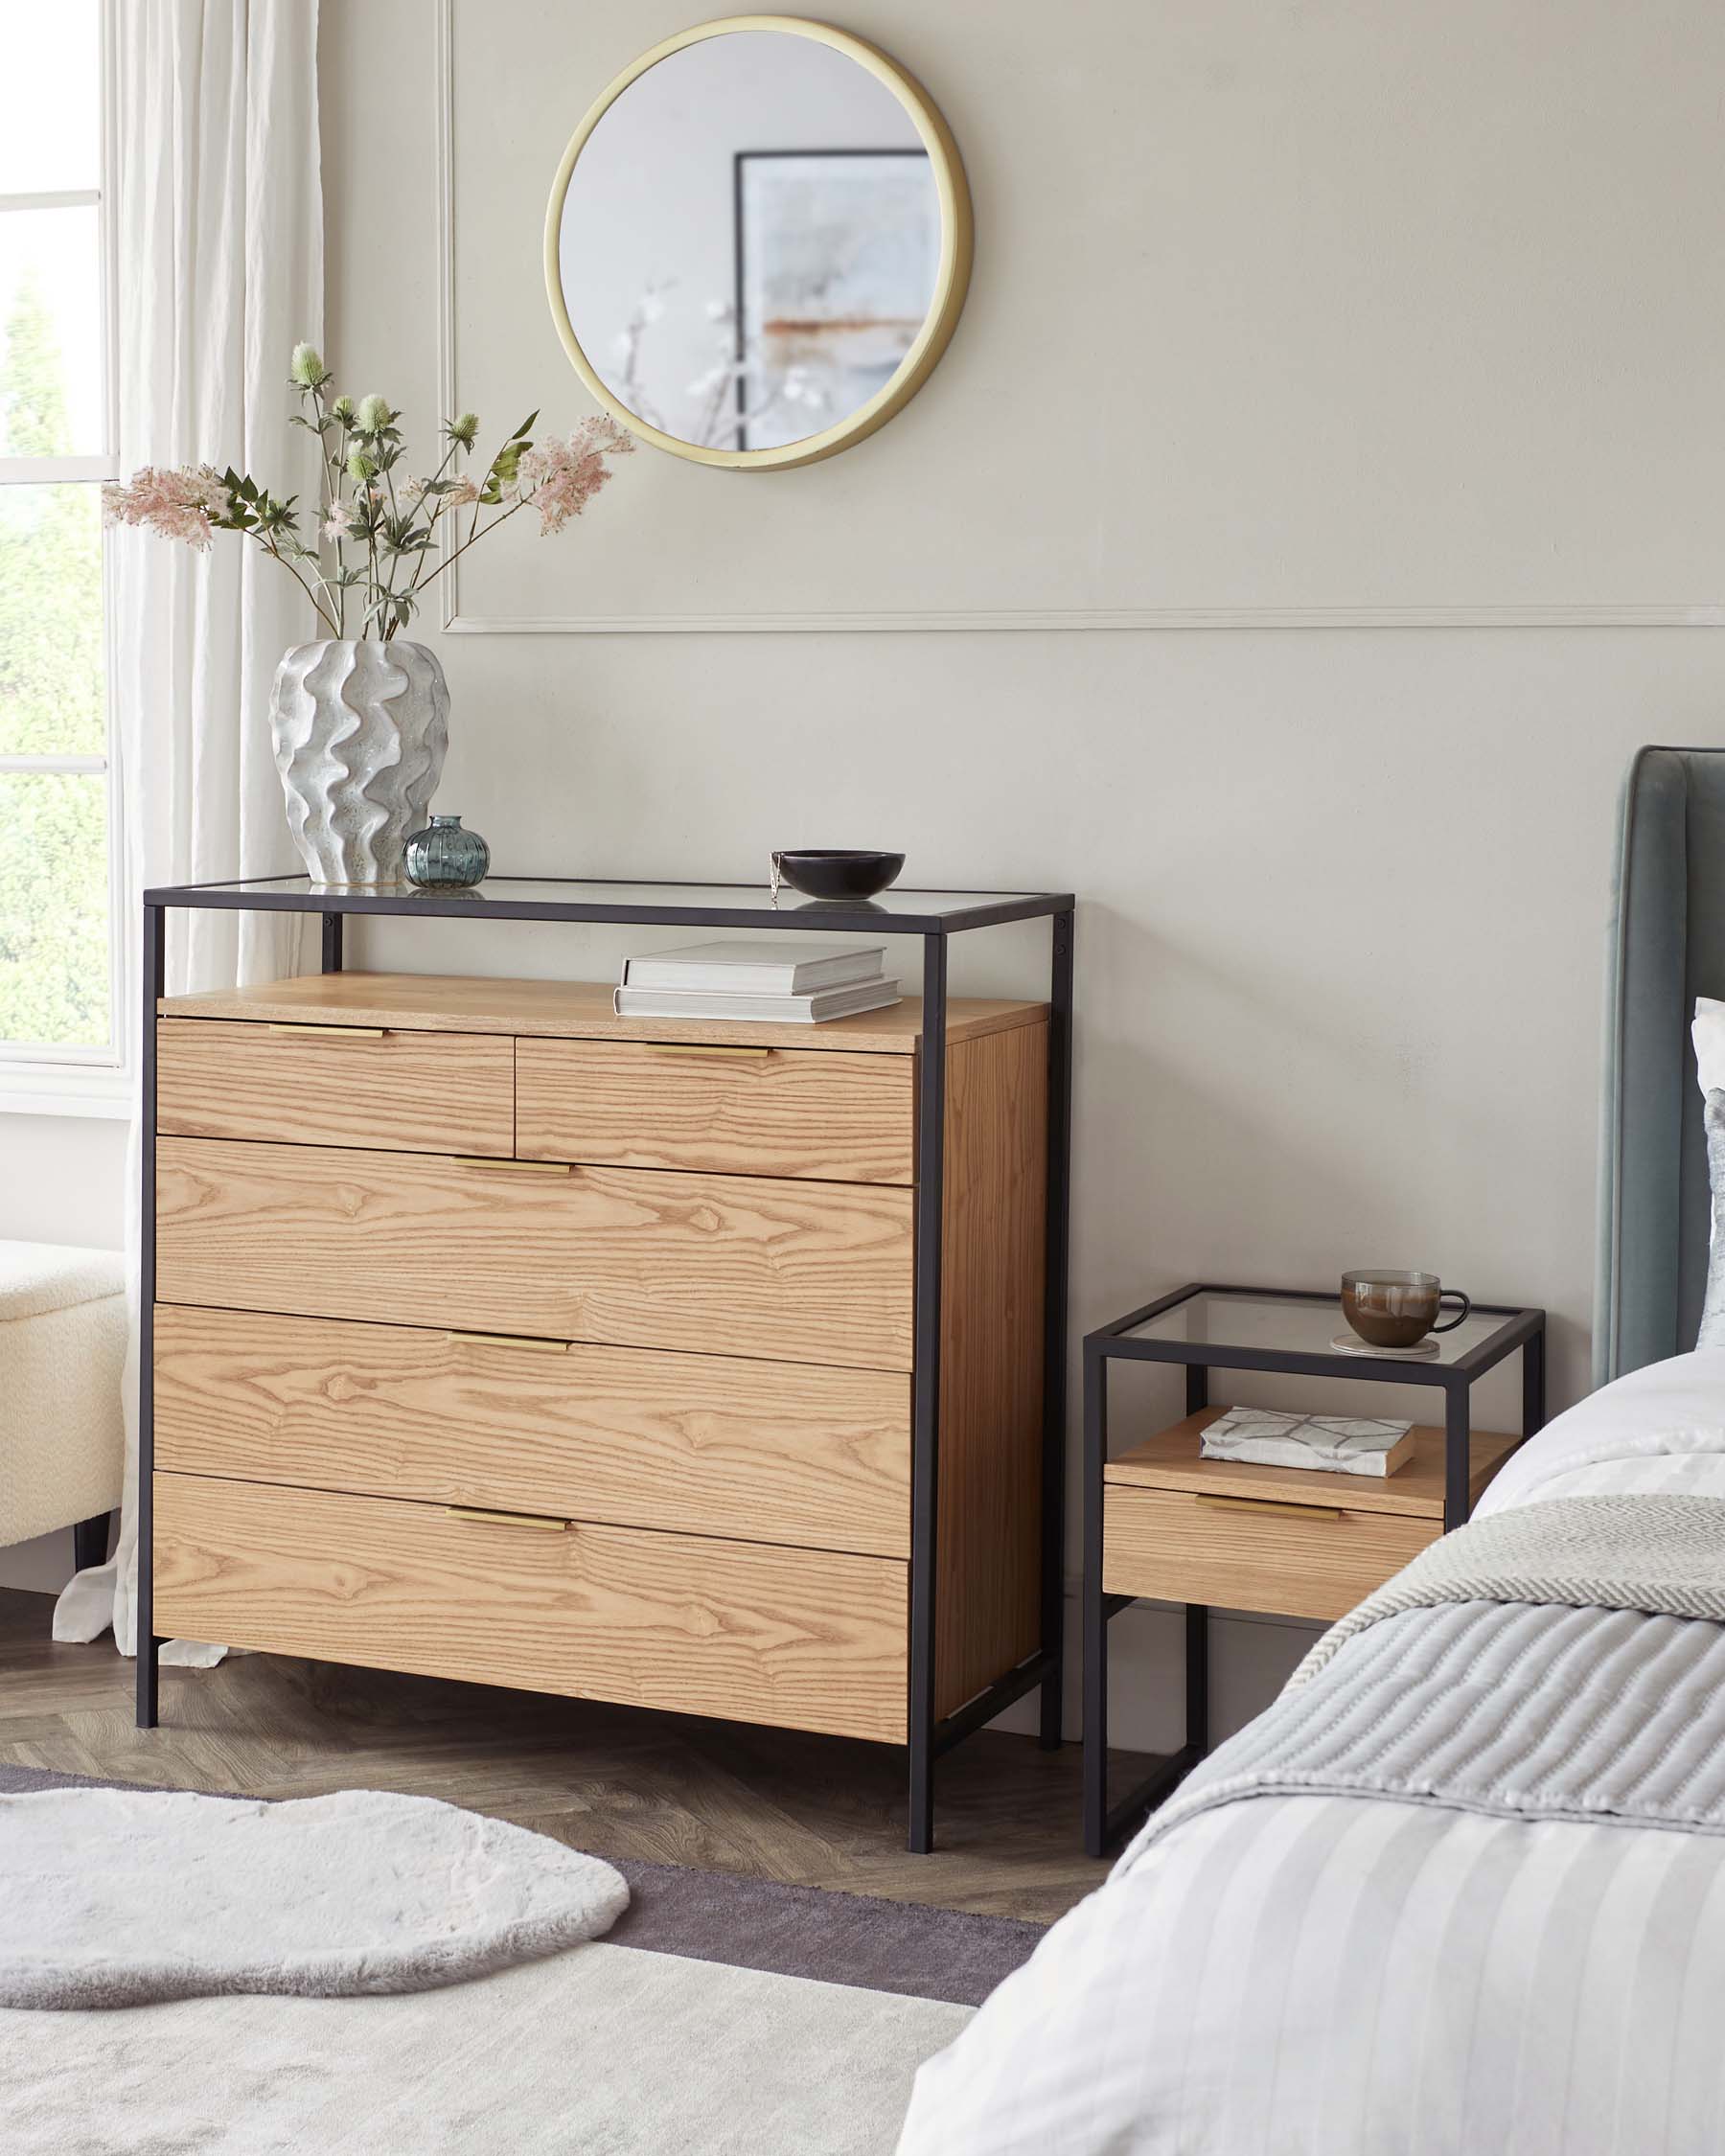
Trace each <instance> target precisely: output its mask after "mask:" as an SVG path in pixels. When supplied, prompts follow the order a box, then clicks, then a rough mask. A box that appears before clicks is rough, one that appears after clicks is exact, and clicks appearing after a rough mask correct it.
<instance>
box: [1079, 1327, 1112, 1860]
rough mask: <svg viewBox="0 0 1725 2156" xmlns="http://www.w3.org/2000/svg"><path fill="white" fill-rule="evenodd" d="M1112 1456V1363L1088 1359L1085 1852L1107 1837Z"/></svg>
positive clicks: (1098, 1850)
mask: <svg viewBox="0 0 1725 2156" xmlns="http://www.w3.org/2000/svg"><path fill="white" fill-rule="evenodd" d="M1107 1456H1108V1361H1107V1358H1106V1357H1105V1356H1101V1355H1096V1354H1093V1353H1092V1351H1091V1350H1090V1349H1089V1348H1088V1347H1087V1348H1086V1350H1085V1355H1084V1585H1083V1594H1084V1846H1085V1847H1086V1848H1087V1849H1088V1850H1089V1851H1090V1853H1091V1855H1092V1856H1100V1855H1101V1854H1102V1851H1103V1849H1104V1848H1105V1847H1106V1846H1107V1833H1108V1604H1107V1599H1106V1596H1105V1595H1104V1594H1103V1590H1102V1504H1103V1498H1104V1494H1105V1493H1104V1490H1103V1486H1102V1463H1103V1461H1104V1460H1105V1459H1106V1458H1107Z"/></svg>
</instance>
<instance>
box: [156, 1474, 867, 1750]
mask: <svg viewBox="0 0 1725 2156" xmlns="http://www.w3.org/2000/svg"><path fill="white" fill-rule="evenodd" d="M155 1535H156V1560H155V1622H156V1628H157V1630H158V1631H161V1632H163V1633H172V1634H173V1635H174V1636H176V1637H177V1638H180V1639H188V1640H217V1641H222V1642H225V1643H226V1644H228V1645H230V1646H242V1647H254V1648H260V1649H263V1650H265V1651H266V1652H273V1653H277V1654H290V1655H305V1656H309V1657H311V1658H313V1659H316V1660H320V1661H325V1662H346V1663H360V1664H362V1665H364V1666H366V1667H368V1668H380V1669H401V1670H407V1671H412V1672H418V1673H420V1674H423V1675H426V1676H438V1677H460V1678H466V1679H469V1680H471V1681H472V1682H474V1683H478V1684H486V1685H507V1686H515V1687H517V1688H518V1689H522V1690H529V1691H543V1692H561V1693H564V1694H566V1695H568V1696H569V1697H572V1698H576V1699H602V1700H617V1701H621V1702H624V1703H626V1704H628V1705H630V1706H636V1707H654V1708H665V1709H677V1710H679V1711H681V1712H683V1713H687V1714H715V1715H723V1716H724V1717H726V1718H728V1719H732V1720H740V1721H748V1722H765V1723H770V1724H773V1725H776V1726H778V1727H780V1728H786V1729H799V1730H824V1731H831V1732H837V1733H839V1734H841V1735H846V1736H860V1737H871V1738H876V1739H880V1740H884V1741H887V1742H902V1741H903V1739H904V1735H905V1724H906V1708H905V1679H906V1607H907V1586H906V1583H907V1576H908V1575H907V1568H906V1567H905V1566H904V1565H902V1564H899V1563H896V1562H893V1561H891V1560H889V1559H885V1558H879V1557H847V1556H838V1555H835V1554H832V1553H830V1552H827V1551H816V1550H800V1549H774V1548H767V1547H765V1546H762V1545H758V1544H748V1543H736V1542H719V1541H708V1540H703V1539H702V1538H701V1537H698V1536H693V1535H662V1534H650V1533H644V1532H641V1531H638V1530H635V1529H632V1528H627V1527H609V1526H589V1525H576V1526H574V1527H560V1528H557V1529H555V1530H549V1531H548V1530H546V1529H544V1528H542V1527H535V1526H524V1525H506V1524H504V1523H502V1522H500V1521H484V1522H475V1521H471V1520H462V1519H456V1518H452V1517H451V1516H450V1515H449V1514H448V1513H446V1512H444V1511H442V1510H440V1509H437V1508H435V1507H432V1506H430V1505H417V1504H402V1503H395V1502H389V1501H387V1500H384V1499H381V1498H358V1497H347V1496H341V1495H336V1494H334V1493H330V1492H326V1491H311V1490H289V1489H281V1488H276V1487H273V1486H271V1485H268V1484H265V1483H249V1482H223V1481H215V1480H206V1479H203V1478H202V1477H198V1476H191V1475H168V1474H158V1475H157V1476H156V1478H155Z"/></svg>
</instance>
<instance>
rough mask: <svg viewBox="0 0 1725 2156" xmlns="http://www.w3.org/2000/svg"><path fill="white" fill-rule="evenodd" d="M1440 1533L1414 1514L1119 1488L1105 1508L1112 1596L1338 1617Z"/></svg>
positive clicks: (1106, 1568)
mask: <svg viewBox="0 0 1725 2156" xmlns="http://www.w3.org/2000/svg"><path fill="white" fill-rule="evenodd" d="M1336 1479H1337V1480H1338V1481H1340V1480H1342V1479H1344V1478H1342V1477H1340V1476H1338V1477H1337V1478H1336ZM1337 1495H1338V1497H1342V1496H1344V1495H1345V1492H1341V1491H1338V1493H1337ZM1439 1531H1440V1524H1439V1523H1438V1522H1436V1521H1433V1520H1428V1519H1422V1518H1418V1517H1413V1516H1410V1515H1408V1514H1405V1513H1391V1512H1359V1511H1350V1510H1349V1509H1348V1508H1347V1507H1346V1506H1345V1505H1343V1504H1336V1505H1321V1504H1318V1503H1316V1502H1314V1503H1311V1504H1305V1503H1300V1504H1286V1503H1280V1502H1265V1501H1263V1500H1255V1499H1246V1498H1232V1497H1223V1496H1213V1497H1212V1496H1209V1495H1204V1496H1199V1495H1196V1494H1193V1493H1191V1492H1188V1491H1184V1490H1154V1489H1134V1488H1130V1487H1126V1486H1124V1485H1121V1484H1118V1483H1115V1484H1111V1485H1110V1486H1109V1488H1108V1490H1107V1493H1106V1496H1105V1500H1104V1510H1103V1529H1102V1586H1103V1591H1104V1593H1105V1594H1148V1595H1152V1596H1154V1597H1155V1598H1156V1599H1157V1600H1159V1601H1164V1602H1204V1603H1209V1604H1211V1605H1213V1606H1214V1607H1216V1608H1219V1609H1228V1610H1263V1611H1266V1612H1268V1613H1270V1614H1272V1615H1274V1616H1277V1617H1321V1618H1325V1619H1333V1618H1335V1617H1344V1616H1345V1615H1346V1613H1347V1612H1348V1611H1349V1610H1351V1609H1352V1608H1353V1606H1354V1604H1355V1603H1356V1602H1358V1601H1361V1600H1363V1599H1364V1598H1365V1596H1366V1595H1368V1594H1370V1593H1371V1592H1372V1591H1373V1590H1374V1589H1375V1588H1379V1587H1382V1585H1383V1584H1384V1582H1385V1581H1386V1580H1387V1579H1388V1578H1389V1577H1390V1576H1391V1573H1392V1572H1398V1571H1400V1570H1401V1568H1402V1567H1403V1566H1404V1565H1406V1564H1408V1563H1409V1562H1410V1561H1411V1560H1412V1559H1413V1558H1415V1557H1416V1556H1417V1555H1418V1554H1419V1552H1420V1551H1421V1550H1422V1549H1424V1548H1426V1547H1427V1545H1428V1544H1430V1543H1433V1542H1436V1541H1437V1539H1438V1533H1439Z"/></svg>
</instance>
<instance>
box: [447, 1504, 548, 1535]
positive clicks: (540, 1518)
mask: <svg viewBox="0 0 1725 2156" xmlns="http://www.w3.org/2000/svg"><path fill="white" fill-rule="evenodd" d="M444 1510H445V1511H446V1512H447V1513H448V1514H449V1518H450V1519H451V1520H472V1521H473V1522H475V1523H476V1524H477V1525H479V1526H481V1527H542V1528H543V1529H544V1530H545V1532H546V1533H547V1534H552V1535H561V1534H563V1533H564V1532H565V1531H566V1530H567V1527H568V1525H569V1523H568V1522H567V1521H566V1520H557V1519H553V1518H552V1516H551V1515H550V1514H549V1513H548V1512H492V1511H489V1510H488V1509H487V1508H486V1507H485V1506H484V1505H478V1504H446V1505H445V1506H444Z"/></svg>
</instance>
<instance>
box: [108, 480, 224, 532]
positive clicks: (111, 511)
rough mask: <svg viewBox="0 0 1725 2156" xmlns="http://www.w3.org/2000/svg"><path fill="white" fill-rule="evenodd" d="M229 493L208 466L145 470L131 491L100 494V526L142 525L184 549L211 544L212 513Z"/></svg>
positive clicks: (114, 487)
mask: <svg viewBox="0 0 1725 2156" xmlns="http://www.w3.org/2000/svg"><path fill="white" fill-rule="evenodd" d="M226 500H227V490H226V488H225V487H223V485H222V483H221V479H220V477H219V474H218V473H217V472H216V471H215V470H213V469H212V468H211V467H210V466H209V465H207V464H198V465H190V464H186V465H179V466H176V467H172V468H167V469H164V468H162V467H159V466H156V465H153V464H147V465H145V466H144V467H143V469H142V470H139V471H135V472H134V473H133V474H132V478H131V484H130V485H129V486H119V485H115V484H109V485H108V486H105V487H104V488H103V490H102V520H103V522H104V524H110V525H111V524H141V525H142V526H143V527H144V528H145V530H146V531H150V532H154V533H156V534H157V535H158V536H159V537H160V538H162V539H183V540H184V541H185V542H186V544H187V545H188V546H196V547H206V546H208V545H209V543H210V512H211V510H213V509H219V508H221V507H222V506H223V505H224V503H225V502H226Z"/></svg>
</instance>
